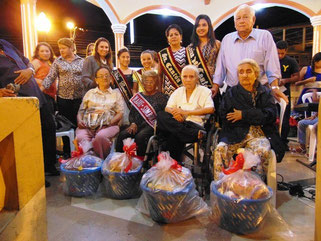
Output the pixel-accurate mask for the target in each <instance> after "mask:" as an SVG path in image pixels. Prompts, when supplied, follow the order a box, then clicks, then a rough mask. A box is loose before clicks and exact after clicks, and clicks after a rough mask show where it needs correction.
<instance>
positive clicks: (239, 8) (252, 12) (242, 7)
mask: <svg viewBox="0 0 321 241" xmlns="http://www.w3.org/2000/svg"><path fill="white" fill-rule="evenodd" d="M242 9H249V10H250V13H251V16H252V17H255V10H254V8H252V7H251V6H249V5H247V4H242V5H241V6H239V7H238V8H237V9H236V10H235V12H234V21H235V19H236V15H237V14H238V12H239V11H241V10H242Z"/></svg>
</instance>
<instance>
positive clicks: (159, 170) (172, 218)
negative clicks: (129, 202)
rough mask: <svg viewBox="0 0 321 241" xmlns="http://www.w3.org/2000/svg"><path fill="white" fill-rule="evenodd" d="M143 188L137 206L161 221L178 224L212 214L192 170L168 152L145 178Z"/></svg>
mask: <svg viewBox="0 0 321 241" xmlns="http://www.w3.org/2000/svg"><path fill="white" fill-rule="evenodd" d="M140 187H141V189H142V191H143V194H142V196H141V198H140V199H139V201H138V204H137V209H138V210H139V211H140V212H142V213H144V214H146V215H149V216H151V218H152V219H153V220H154V221H156V222H160V223H175V222H180V221H183V220H186V219H189V218H191V217H194V216H198V215H202V214H208V212H209V208H208V206H207V204H206V203H205V202H204V201H203V199H202V198H200V197H199V194H198V192H197V191H196V189H195V184H194V180H193V177H192V175H191V172H190V170H189V169H187V168H185V167H181V166H180V165H178V164H177V162H176V161H175V160H173V159H172V158H171V157H170V155H169V153H168V152H162V153H161V154H160V155H159V156H158V163H157V164H156V165H155V166H153V167H152V168H151V169H149V170H148V171H147V172H146V173H145V174H144V175H143V178H142V181H141V183H140Z"/></svg>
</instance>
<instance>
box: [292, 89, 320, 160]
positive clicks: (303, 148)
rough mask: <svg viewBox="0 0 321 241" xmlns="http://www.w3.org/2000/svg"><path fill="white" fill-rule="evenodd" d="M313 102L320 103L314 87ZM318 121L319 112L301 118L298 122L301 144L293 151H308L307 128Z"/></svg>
mask: <svg viewBox="0 0 321 241" xmlns="http://www.w3.org/2000/svg"><path fill="white" fill-rule="evenodd" d="M312 102H315V103H318V102H319V97H318V92H317V89H312ZM316 123H318V112H316V113H313V114H312V116H310V117H307V118H305V119H303V120H300V121H299V123H298V140H299V143H300V146H299V147H297V148H294V149H292V150H291V151H294V152H297V153H300V154H305V153H306V143H305V142H306V129H307V127H308V126H309V125H314V124H316Z"/></svg>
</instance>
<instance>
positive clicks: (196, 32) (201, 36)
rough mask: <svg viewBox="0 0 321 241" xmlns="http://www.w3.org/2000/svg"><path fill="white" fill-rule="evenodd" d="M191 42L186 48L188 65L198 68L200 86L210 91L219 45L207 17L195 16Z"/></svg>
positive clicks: (202, 15)
mask: <svg viewBox="0 0 321 241" xmlns="http://www.w3.org/2000/svg"><path fill="white" fill-rule="evenodd" d="M191 42H192V43H191V44H190V45H189V46H188V47H187V48H186V55H187V60H188V63H189V64H193V65H195V66H197V67H198V69H199V71H200V84H201V85H203V86H207V87H208V88H210V89H212V83H213V75H214V72H215V62H216V58H217V55H218V52H219V49H220V44H221V43H220V41H218V40H216V38H215V34H214V30H213V27H212V23H211V19H210V18H209V16H207V15H204V14H201V15H198V16H197V18H196V21H195V25H194V28H193V33H192V36H191Z"/></svg>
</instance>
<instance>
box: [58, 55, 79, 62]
mask: <svg viewBox="0 0 321 241" xmlns="http://www.w3.org/2000/svg"><path fill="white" fill-rule="evenodd" d="M57 59H58V60H61V61H65V62H68V61H67V60H65V59H64V58H63V57H62V56H59V57H58V58H57ZM78 59H81V57H80V56H79V55H77V54H75V59H74V60H73V61H71V62H74V61H76V60H78Z"/></svg>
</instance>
